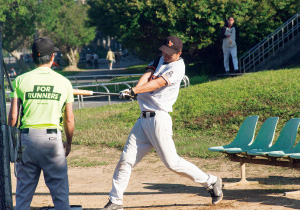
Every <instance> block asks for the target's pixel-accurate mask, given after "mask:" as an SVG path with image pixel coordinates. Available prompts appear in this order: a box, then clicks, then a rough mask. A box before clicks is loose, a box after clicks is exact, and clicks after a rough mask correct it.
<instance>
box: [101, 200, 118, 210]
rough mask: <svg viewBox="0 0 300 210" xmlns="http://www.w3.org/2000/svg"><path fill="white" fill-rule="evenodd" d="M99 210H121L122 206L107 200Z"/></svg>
mask: <svg viewBox="0 0 300 210" xmlns="http://www.w3.org/2000/svg"><path fill="white" fill-rule="evenodd" d="M100 210H123V206H122V205H118V204H114V203H112V202H111V201H110V200H109V201H108V203H107V204H106V205H105V206H104V208H102V209H100Z"/></svg>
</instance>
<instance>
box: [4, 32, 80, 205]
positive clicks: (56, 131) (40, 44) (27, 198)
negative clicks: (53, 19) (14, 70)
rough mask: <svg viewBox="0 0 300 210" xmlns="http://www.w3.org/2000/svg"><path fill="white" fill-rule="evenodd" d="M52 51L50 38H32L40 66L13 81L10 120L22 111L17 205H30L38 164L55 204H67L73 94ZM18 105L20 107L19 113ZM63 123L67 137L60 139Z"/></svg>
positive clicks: (37, 175)
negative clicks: (65, 140)
mask: <svg viewBox="0 0 300 210" xmlns="http://www.w3.org/2000/svg"><path fill="white" fill-rule="evenodd" d="M56 51H58V48H56V47H55V45H54V43H53V41H52V40H50V39H48V38H46V37H43V38H39V39H37V40H35V41H34V43H33V45H32V57H33V61H34V62H35V64H36V65H37V66H38V68H36V69H34V70H32V71H30V72H27V73H25V74H22V75H20V76H18V77H17V78H16V79H15V80H14V83H13V86H14V92H12V93H11V97H12V101H11V109H10V112H9V119H8V123H9V125H10V126H16V123H17V119H18V115H20V116H21V126H20V129H21V145H22V147H24V150H23V154H22V161H20V162H18V163H17V190H16V207H15V210H29V209H30V203H31V201H32V197H33V195H34V192H35V189H36V186H37V184H38V181H39V177H40V174H41V170H43V173H44V178H45V182H46V185H47V187H48V188H49V190H50V193H51V196H52V200H53V203H54V206H55V209H56V210H69V209H70V205H69V184H68V174H67V170H68V168H67V162H66V156H68V154H69V153H70V151H71V142H72V136H73V131H74V116H73V111H72V102H73V101H74V99H73V88H72V85H71V83H70V81H69V80H67V79H66V78H65V77H63V76H61V75H60V74H58V73H56V72H54V71H53V70H52V69H51V68H50V67H51V65H52V63H53V61H54V57H55V52H56ZM20 106H21V107H22V111H21V113H18V110H19V107H20ZM62 124H63V125H64V131H65V133H66V139H67V142H65V144H64V145H63V143H62V137H61V130H62ZM64 147H65V149H66V151H64Z"/></svg>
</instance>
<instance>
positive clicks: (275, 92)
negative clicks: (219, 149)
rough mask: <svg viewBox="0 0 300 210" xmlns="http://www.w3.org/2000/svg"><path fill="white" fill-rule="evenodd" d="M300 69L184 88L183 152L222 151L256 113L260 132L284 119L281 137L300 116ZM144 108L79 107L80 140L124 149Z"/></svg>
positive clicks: (180, 106)
mask: <svg viewBox="0 0 300 210" xmlns="http://www.w3.org/2000/svg"><path fill="white" fill-rule="evenodd" d="M299 70H300V69H290V70H278V71H265V72H259V73H252V74H247V75H244V76H241V77H235V78H229V79H223V80H218V81H213V82H206V83H202V84H199V85H193V86H191V87H189V88H185V89H181V90H180V94H179V97H178V100H177V102H176V103H175V105H174V107H173V110H174V112H172V113H171V115H172V119H173V131H174V140H175V144H176V147H177V149H178V153H179V154H181V155H189V156H198V157H204V158H206V157H213V156H218V155H220V154H219V153H212V152H208V147H211V146H217V145H224V144H227V143H229V142H231V141H232V140H233V138H234V137H235V135H236V134H237V132H238V130H239V128H240V125H241V124H242V122H243V120H244V119H245V118H246V117H247V116H250V115H259V123H258V126H257V130H258V129H259V128H260V126H261V124H262V123H263V122H264V121H265V120H266V119H267V118H269V117H275V116H278V117H280V119H279V123H278V126H277V131H276V136H278V133H279V132H280V130H281V129H282V127H283V125H284V124H285V123H286V122H287V121H288V120H289V119H291V118H296V117H300V112H299V108H298V104H299V103H300V95H299V94H298V92H299V91H300V84H299V81H298V78H299V76H300V71H299ZM192 80H193V78H191V81H192ZM139 112H140V111H139V108H138V104H137V102H128V103H124V104H118V105H113V106H103V107H98V108H90V109H81V110H76V111H75V118H76V131H75V139H74V142H75V143H76V142H80V144H83V145H97V144H102V145H106V146H110V147H111V146H113V147H116V148H122V147H123V145H124V144H125V141H126V139H127V136H128V134H129V132H130V130H131V128H132V127H133V125H134V123H135V121H136V119H137V118H138V117H139ZM275 139H276V138H275Z"/></svg>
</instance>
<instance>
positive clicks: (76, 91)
mask: <svg viewBox="0 0 300 210" xmlns="http://www.w3.org/2000/svg"><path fill="white" fill-rule="evenodd" d="M73 94H74V95H83V96H95V95H101V96H120V94H119V93H107V92H94V91H92V90H80V89H73Z"/></svg>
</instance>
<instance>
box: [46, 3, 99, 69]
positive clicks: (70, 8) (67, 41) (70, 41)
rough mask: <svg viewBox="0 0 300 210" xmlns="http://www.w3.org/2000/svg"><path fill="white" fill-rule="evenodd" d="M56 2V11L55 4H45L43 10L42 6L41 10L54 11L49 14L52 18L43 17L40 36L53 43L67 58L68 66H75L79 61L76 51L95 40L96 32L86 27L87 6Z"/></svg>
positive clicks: (92, 28)
mask: <svg viewBox="0 0 300 210" xmlns="http://www.w3.org/2000/svg"><path fill="white" fill-rule="evenodd" d="M56 2H59V4H58V5H59V7H58V8H57V10H56V8H54V7H55V6H56V5H57V3H55V4H54V3H53V2H45V8H43V6H44V5H43V6H42V8H43V10H46V9H47V8H51V11H55V13H54V14H51V17H52V18H47V15H43V17H44V19H43V21H42V22H41V24H40V26H41V27H42V28H41V29H42V34H44V35H46V36H49V37H50V38H52V39H53V40H54V41H55V43H56V44H57V45H58V46H59V48H60V50H61V52H62V53H63V54H65V55H66V56H67V58H68V61H69V64H70V65H76V64H77V62H78V60H79V55H78V51H79V50H80V48H81V47H82V46H84V45H86V44H88V43H89V42H90V41H92V40H93V39H94V38H95V35H96V31H95V28H94V27H90V26H88V25H87V22H88V20H89V18H88V16H87V9H88V7H87V5H85V4H82V3H81V2H79V1H78V2H75V1H73V0H67V1H60V0H56Z"/></svg>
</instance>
